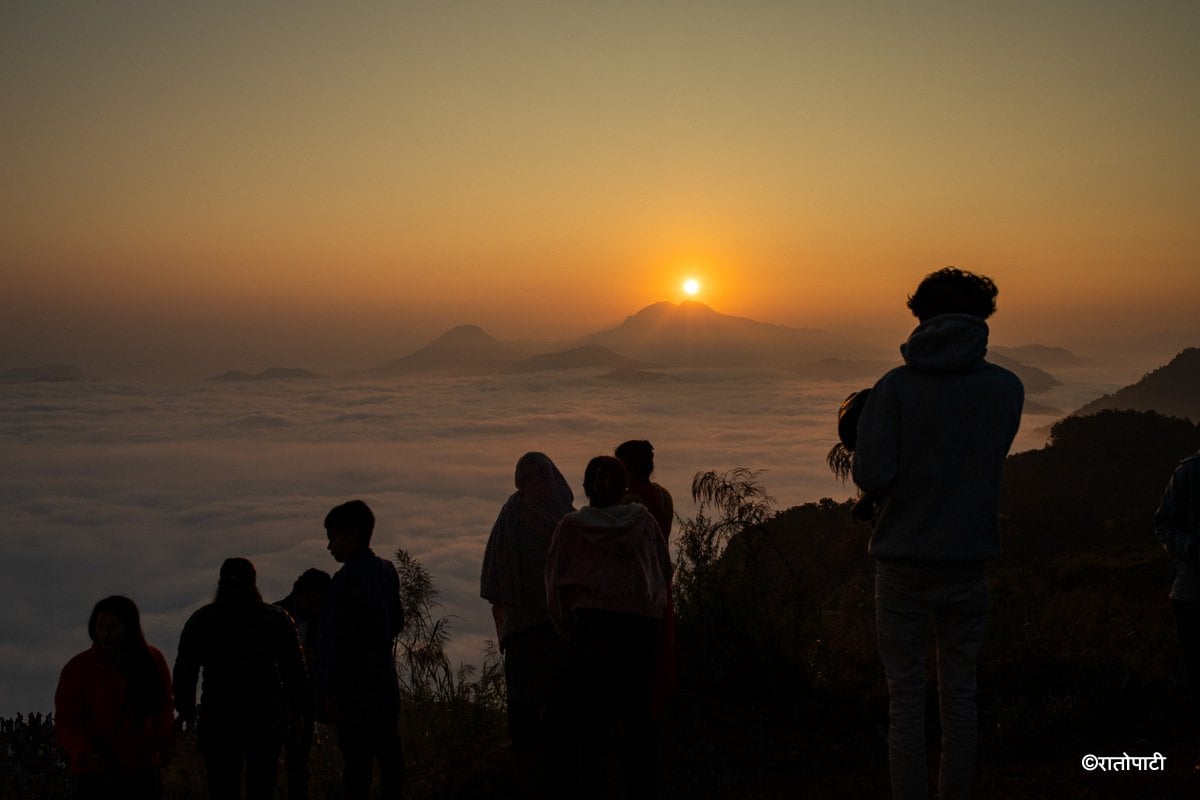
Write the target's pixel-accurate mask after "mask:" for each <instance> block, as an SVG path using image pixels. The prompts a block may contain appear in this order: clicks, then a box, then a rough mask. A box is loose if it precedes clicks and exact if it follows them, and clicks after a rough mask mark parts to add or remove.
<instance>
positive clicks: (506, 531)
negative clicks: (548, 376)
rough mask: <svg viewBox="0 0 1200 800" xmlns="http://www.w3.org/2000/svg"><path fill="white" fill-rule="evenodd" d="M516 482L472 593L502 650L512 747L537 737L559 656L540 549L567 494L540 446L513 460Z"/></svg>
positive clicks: (565, 507) (530, 744)
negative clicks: (488, 611) (486, 610)
mask: <svg viewBox="0 0 1200 800" xmlns="http://www.w3.org/2000/svg"><path fill="white" fill-rule="evenodd" d="M514 478H515V482H516V488H517V490H516V491H515V492H513V493H512V495H510V496H509V498H508V500H507V501H506V502H505V503H504V506H503V507H502V508H501V509H500V513H499V515H498V516H497V517H496V522H495V524H494V525H493V526H492V533H491V535H490V536H489V537H488V541H487V548H486V549H485V550H484V554H483V569H482V570H481V572H480V579H479V594H480V596H481V597H483V598H484V599H485V600H488V601H490V602H491V604H492V617H493V618H494V619H495V621H496V634H497V635H498V636H499V638H500V652H502V653H503V654H504V680H505V685H506V689H507V703H508V732H509V738H510V739H511V741H512V746H513V749H514V750H516V751H524V750H529V749H531V748H538V747H540V746H541V745H543V744H544V743H545V738H546V731H545V719H544V718H545V708H546V702H547V698H548V697H549V692H550V686H551V682H552V681H553V678H554V675H555V674H556V673H557V671H558V664H559V661H560V660H561V658H562V640H561V639H560V638H559V636H558V634H557V632H556V631H555V630H554V625H553V624H552V623H551V622H550V614H549V612H548V611H547V610H546V551H547V550H549V549H550V537H551V536H552V535H553V534H554V529H555V527H557V526H558V522H559V520H561V519H562V518H563V517H564V516H566V515H567V514H569V513H571V512H572V511H574V510H575V506H574V505H573V503H574V501H575V495H574V493H572V491H571V487H570V486H568V485H567V481H566V479H565V478H563V476H562V473H561V472H559V471H558V467H556V466H554V462H553V461H551V460H550V458H549V457H548V456H546V455H545V454H544V453H526V454H525V455H523V456H521V458H520V459H519V460H518V461H517V467H516V473H515V476H514Z"/></svg>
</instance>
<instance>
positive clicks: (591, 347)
mask: <svg viewBox="0 0 1200 800" xmlns="http://www.w3.org/2000/svg"><path fill="white" fill-rule="evenodd" d="M649 366H652V365H651V364H648V363H646V362H644V361H637V360H635V359H632V358H626V357H625V356H623V355H620V354H618V353H614V352H613V351H612V350H609V349H608V348H607V347H603V346H601V345H598V344H586V345H583V346H582V347H575V348H572V349H570V350H563V351H561V352H557V353H544V354H542V355H537V356H533V357H532V358H526V359H522V360H521V361H518V362H516V363H514V364H510V365H509V366H508V367H506V368H505V371H506V372H541V371H543V370H567V369H580V368H583V367H608V368H609V369H627V370H636V369H639V368H641V367H649Z"/></svg>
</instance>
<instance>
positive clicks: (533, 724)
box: [504, 622, 565, 751]
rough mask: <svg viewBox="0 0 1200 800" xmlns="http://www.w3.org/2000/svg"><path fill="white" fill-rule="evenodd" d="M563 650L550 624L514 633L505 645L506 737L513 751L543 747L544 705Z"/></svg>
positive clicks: (544, 731)
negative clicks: (510, 742)
mask: <svg viewBox="0 0 1200 800" xmlns="http://www.w3.org/2000/svg"><path fill="white" fill-rule="evenodd" d="M564 647H565V643H564V642H563V640H562V638H561V637H559V635H558V633H557V632H556V631H555V630H554V626H553V625H551V624H550V623H549V622H547V623H544V624H542V625H538V626H536V627H534V628H530V629H529V630H524V631H521V632H519V633H514V634H513V635H511V636H510V637H509V638H508V641H507V642H506V643H505V646H504V681H505V686H506V689H507V698H506V699H507V702H508V735H509V739H510V740H511V741H512V745H513V749H514V750H517V751H525V750H532V749H536V748H539V747H542V746H543V745H544V744H545V743H546V722H545V715H546V702H547V700H548V698H549V696H550V691H551V688H552V687H553V685H554V680H555V678H556V677H557V676H558V672H559V668H560V667H559V665H560V664H561V662H562V657H563V650H564Z"/></svg>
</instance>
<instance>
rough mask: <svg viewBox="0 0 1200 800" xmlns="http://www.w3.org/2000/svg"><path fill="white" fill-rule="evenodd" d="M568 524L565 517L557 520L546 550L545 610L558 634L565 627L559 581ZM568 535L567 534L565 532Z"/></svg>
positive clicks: (561, 632)
mask: <svg viewBox="0 0 1200 800" xmlns="http://www.w3.org/2000/svg"><path fill="white" fill-rule="evenodd" d="M569 525H570V522H569V521H568V518H567V517H563V519H561V520H559V523H558V525H557V526H556V527H555V528H554V534H553V535H552V536H551V537H550V548H549V549H548V550H547V551H546V610H547V611H548V612H549V613H550V621H551V622H553V623H554V627H555V628H556V629H557V630H558V632H559V633H560V634H565V633H566V629H567V618H566V617H567V613H568V611H569V609H567V608H566V606H565V604H564V602H563V597H562V593H561V592H560V591H559V583H560V581H561V579H562V575H563V566H564V561H563V559H564V557H565V548H564V546H563V537H564V530H565V529H566V528H567V527H568V526H569ZM567 535H569V534H567Z"/></svg>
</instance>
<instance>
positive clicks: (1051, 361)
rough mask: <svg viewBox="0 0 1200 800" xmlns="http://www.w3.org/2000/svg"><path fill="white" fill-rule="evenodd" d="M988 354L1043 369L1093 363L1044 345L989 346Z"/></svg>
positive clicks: (1063, 349)
mask: <svg viewBox="0 0 1200 800" xmlns="http://www.w3.org/2000/svg"><path fill="white" fill-rule="evenodd" d="M988 352H989V353H991V354H992V355H1002V356H1006V357H1007V358H1011V359H1013V360H1014V361H1019V362H1021V363H1022V364H1028V365H1030V366H1033V367H1041V368H1042V369H1054V368H1056V367H1082V366H1085V365H1087V364H1091V363H1092V359H1090V358H1084V357H1083V356H1078V355H1075V354H1074V353H1072V352H1071V351H1070V350H1067V349H1066V348H1065V347H1050V346H1048V345H1044V344H1024V345H1021V346H1019V347H1004V346H1003V345H988Z"/></svg>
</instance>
